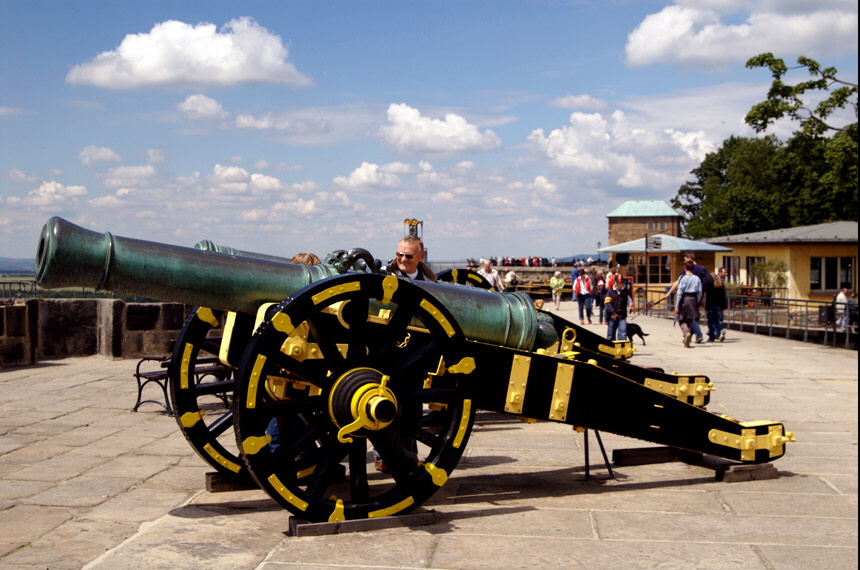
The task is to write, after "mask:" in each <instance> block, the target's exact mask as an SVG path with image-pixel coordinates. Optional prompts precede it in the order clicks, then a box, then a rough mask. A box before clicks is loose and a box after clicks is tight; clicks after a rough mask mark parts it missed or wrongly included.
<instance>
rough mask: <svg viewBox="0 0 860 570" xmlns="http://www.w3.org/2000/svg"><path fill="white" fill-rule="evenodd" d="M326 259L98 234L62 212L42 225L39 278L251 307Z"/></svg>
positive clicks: (315, 273) (324, 272) (319, 269)
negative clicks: (283, 258) (289, 258)
mask: <svg viewBox="0 0 860 570" xmlns="http://www.w3.org/2000/svg"><path fill="white" fill-rule="evenodd" d="M332 275H337V271H336V270H334V269H333V268H332V267H330V266H327V265H314V266H307V265H298V264H290V263H282V262H277V261H273V260H268V259H259V258H252V257H248V256H237V255H229V254H225V253H219V252H214V251H203V250H200V249H194V248H189V247H181V246H173V245H165V244H160V243H155V242H150V241H144V240H138V239H132V238H126V237H120V236H115V235H113V234H111V233H110V232H105V233H98V232H94V231H91V230H87V229H84V228H82V227H80V226H76V225H75V224H72V223H71V222H68V221H66V220H64V219H62V218H57V217H54V218H51V219H50V220H49V221H48V223H47V224H45V226H44V227H43V228H42V233H41V236H40V237H39V247H38V253H37V256H36V282H37V283H38V284H39V285H40V286H42V287H44V288H46V289H57V288H62V287H91V288H93V289H96V290H104V291H114V292H117V293H124V294H132V295H145V296H147V297H153V298H156V299H161V300H163V301H173V302H177V303H185V304H188V305H203V306H206V307H211V308H216V309H224V310H228V311H237V312H244V313H254V312H256V310H257V308H259V306H260V305H262V304H263V303H268V302H272V301H279V300H281V299H283V298H284V297H286V296H288V295H290V294H291V293H294V292H295V291H298V290H299V289H301V288H302V287H304V286H305V285H308V284H310V283H312V282H314V281H318V280H320V279H324V278H326V277H331V276H332Z"/></svg>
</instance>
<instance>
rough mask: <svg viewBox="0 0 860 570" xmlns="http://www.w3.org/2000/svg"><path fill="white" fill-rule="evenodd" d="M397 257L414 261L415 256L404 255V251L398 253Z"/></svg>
mask: <svg viewBox="0 0 860 570" xmlns="http://www.w3.org/2000/svg"><path fill="white" fill-rule="evenodd" d="M397 257H402V258H403V259H412V258H413V257H415V256H414V255H412V254H411V253H403V252H402V251H398V252H397Z"/></svg>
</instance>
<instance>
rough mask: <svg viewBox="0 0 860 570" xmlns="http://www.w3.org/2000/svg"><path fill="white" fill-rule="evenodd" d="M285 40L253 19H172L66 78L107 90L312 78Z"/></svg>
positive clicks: (299, 83)
mask: <svg viewBox="0 0 860 570" xmlns="http://www.w3.org/2000/svg"><path fill="white" fill-rule="evenodd" d="M288 55H289V51H288V50H287V47H286V46H285V45H284V42H283V41H282V40H281V38H280V37H279V36H277V35H275V34H273V33H272V32H270V31H269V30H267V29H266V28H264V27H262V26H260V25H259V24H257V23H256V22H255V21H254V20H253V19H252V18H248V17H243V18H238V19H234V20H231V21H230V22H228V23H227V24H226V25H224V26H223V27H222V28H221V30H220V31H219V30H218V29H217V28H216V26H215V24H210V23H200V24H197V25H196V26H192V25H190V24H186V23H185V22H179V21H176V20H168V21H166V22H161V23H158V24H155V26H153V28H152V30H150V31H149V32H148V33H141V34H130V35H127V36H126V37H125V38H123V40H122V42H121V43H120V45H119V46H118V47H117V48H116V49H115V50H113V51H105V52H102V53H100V54H99V55H98V56H96V57H95V58H94V59H92V60H90V61H88V62H86V63H82V64H78V65H75V66H74V67H73V68H72V69H71V71H69V73H68V75H66V81H67V82H69V83H80V84H87V85H95V86H98V87H105V88H108V89H134V88H139V87H192V86H193V87H229V86H233V85H238V84H242V83H261V82H266V83H285V84H287V85H290V86H293V87H303V86H306V85H310V84H311V80H310V79H309V78H308V77H306V76H305V75H303V74H301V73H300V72H299V71H297V70H296V68H295V66H294V65H293V64H292V63H289V62H288V61H287V57H288Z"/></svg>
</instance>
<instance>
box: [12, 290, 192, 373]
mask: <svg viewBox="0 0 860 570" xmlns="http://www.w3.org/2000/svg"><path fill="white" fill-rule="evenodd" d="M186 313H187V307H186V306H185V305H182V304H180V303H124V302H123V301H120V300H117V299H30V300H27V301H26V302H24V303H19V304H15V305H6V306H0V327H1V328H0V367H5V366H16V365H27V364H35V363H36V362H37V361H38V360H40V359H50V358H63V357H66V356H88V355H94V354H100V355H102V356H106V357H109V358H140V357H141V356H144V355H164V354H168V353H169V352H170V345H171V342H172V341H173V340H174V339H175V338H176V337H177V336H178V335H179V331H180V329H181V328H182V325H183V323H184V321H185V315H186Z"/></svg>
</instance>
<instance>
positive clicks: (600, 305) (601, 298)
mask: <svg viewBox="0 0 860 570" xmlns="http://www.w3.org/2000/svg"><path fill="white" fill-rule="evenodd" d="M619 281H620V280H619ZM607 293H609V291H608V290H607V289H606V283H605V282H604V281H603V272H602V271H601V272H599V273H598V274H597V288H596V289H595V290H594V306H595V307H597V324H599V325H602V324H603V321H604V318H603V315H604V314H605V313H606V306H605V303H606V295H607Z"/></svg>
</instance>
